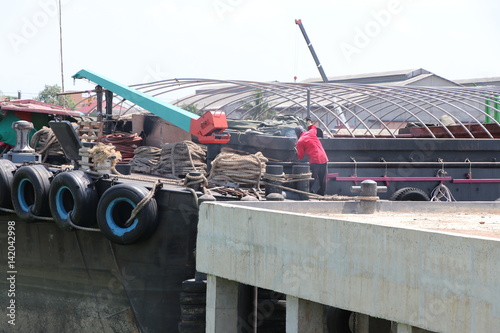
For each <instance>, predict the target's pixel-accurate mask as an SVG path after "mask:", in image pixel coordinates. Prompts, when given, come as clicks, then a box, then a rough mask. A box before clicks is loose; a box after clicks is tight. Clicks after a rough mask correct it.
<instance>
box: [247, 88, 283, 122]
mask: <svg viewBox="0 0 500 333" xmlns="http://www.w3.org/2000/svg"><path fill="white" fill-rule="evenodd" d="M243 109H244V110H246V111H247V113H248V114H249V116H248V118H250V119H251V120H264V119H270V118H273V117H274V116H275V115H276V110H274V109H273V108H272V107H271V105H270V104H269V103H268V102H267V98H266V97H265V96H264V93H263V92H262V90H257V91H256V93H255V94H254V95H253V99H252V101H251V102H250V103H247V104H245V105H243Z"/></svg>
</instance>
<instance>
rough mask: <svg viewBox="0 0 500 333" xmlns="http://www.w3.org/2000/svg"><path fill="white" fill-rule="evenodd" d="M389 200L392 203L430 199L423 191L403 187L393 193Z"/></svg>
mask: <svg viewBox="0 0 500 333" xmlns="http://www.w3.org/2000/svg"><path fill="white" fill-rule="evenodd" d="M389 200H392V201H430V200H431V198H429V196H428V195H427V193H425V192H424V191H423V190H421V189H419V188H416V187H403V188H401V189H399V190H397V191H396V192H394V193H393V194H392V195H391V196H390V198H389Z"/></svg>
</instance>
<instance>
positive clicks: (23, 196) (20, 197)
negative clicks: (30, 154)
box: [11, 164, 52, 221]
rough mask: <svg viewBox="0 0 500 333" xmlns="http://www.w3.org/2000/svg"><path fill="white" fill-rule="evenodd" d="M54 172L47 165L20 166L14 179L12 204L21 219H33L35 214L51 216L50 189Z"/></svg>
mask: <svg viewBox="0 0 500 333" xmlns="http://www.w3.org/2000/svg"><path fill="white" fill-rule="evenodd" d="M51 177H52V172H50V171H49V170H47V169H46V168H45V166H43V165H41V164H38V165H29V166H22V167H20V168H19V169H18V170H17V171H16V173H15V174H14V178H13V180H12V189H11V196H12V206H13V207H14V210H15V212H16V214H17V216H19V217H20V218H21V219H23V220H28V221H32V220H34V216H49V214H50V209H49V189H50V178H51Z"/></svg>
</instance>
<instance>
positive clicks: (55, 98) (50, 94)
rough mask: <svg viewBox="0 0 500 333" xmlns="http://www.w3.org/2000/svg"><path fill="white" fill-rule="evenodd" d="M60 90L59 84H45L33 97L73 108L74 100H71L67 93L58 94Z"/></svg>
mask: <svg viewBox="0 0 500 333" xmlns="http://www.w3.org/2000/svg"><path fill="white" fill-rule="evenodd" d="M60 92H61V87H59V85H57V84H54V85H52V86H51V85H48V84H46V85H45V88H43V90H42V91H40V92H39V93H38V96H37V97H35V99H36V100H38V101H41V102H44V103H50V104H55V105H60V106H63V107H66V108H68V109H74V107H75V102H73V101H72V100H71V98H70V97H69V95H58V93H60Z"/></svg>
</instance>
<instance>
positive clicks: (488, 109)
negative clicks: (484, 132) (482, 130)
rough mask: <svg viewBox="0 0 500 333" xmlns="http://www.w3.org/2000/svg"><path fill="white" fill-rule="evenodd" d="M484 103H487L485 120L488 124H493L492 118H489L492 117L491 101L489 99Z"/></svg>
mask: <svg viewBox="0 0 500 333" xmlns="http://www.w3.org/2000/svg"><path fill="white" fill-rule="evenodd" d="M484 102H485V106H484V112H485V113H486V116H485V117H484V118H485V119H484V120H485V123H486V124H490V123H491V118H490V117H488V116H490V106H489V105H490V101H489V100H488V99H485V100H484Z"/></svg>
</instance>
